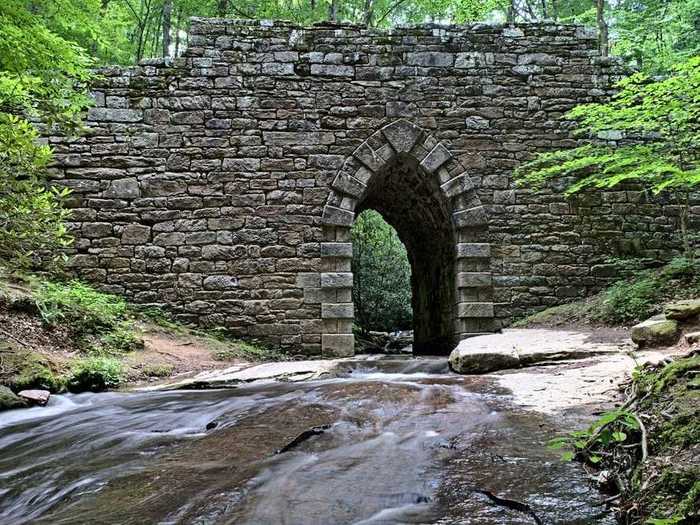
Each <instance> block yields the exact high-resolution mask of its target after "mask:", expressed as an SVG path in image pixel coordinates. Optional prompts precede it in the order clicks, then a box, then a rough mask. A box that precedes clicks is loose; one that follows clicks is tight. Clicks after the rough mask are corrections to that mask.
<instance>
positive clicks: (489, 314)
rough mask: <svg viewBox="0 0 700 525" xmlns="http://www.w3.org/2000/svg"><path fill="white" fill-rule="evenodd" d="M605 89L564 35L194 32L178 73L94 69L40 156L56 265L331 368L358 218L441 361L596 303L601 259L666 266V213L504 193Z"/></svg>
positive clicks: (670, 223)
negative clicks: (83, 123) (401, 262)
mask: <svg viewBox="0 0 700 525" xmlns="http://www.w3.org/2000/svg"><path fill="white" fill-rule="evenodd" d="M619 74H620V71H619V68H618V66H616V65H614V64H613V63H611V62H608V61H605V60H602V59H600V58H599V57H598V56H597V52H596V37H595V33H593V32H590V31H588V30H585V29H584V28H582V27H578V26H562V25H547V24H545V25H542V24H537V25H536V24H532V25H518V26H507V27H502V26H491V25H468V26H436V25H424V26H418V27H411V28H408V27H405V28H397V29H394V30H392V31H390V32H383V31H378V30H373V29H369V30H368V29H363V28H359V27H355V26H323V25H318V26H314V27H308V28H301V27H297V26H294V25H292V24H289V23H280V22H275V23H271V22H251V21H236V20H216V19H194V20H193V21H192V24H191V32H190V35H189V45H188V49H187V51H186V53H185V55H184V56H183V57H182V58H178V59H175V60H148V61H144V62H142V63H141V64H140V65H139V66H137V67H133V68H127V69H122V68H107V69H104V70H103V71H102V79H101V80H99V81H98V82H97V85H96V87H95V91H94V98H95V107H93V108H92V109H90V111H89V114H88V126H89V131H88V132H87V134H85V135H84V136H82V137H80V138H74V139H65V138H61V137H49V141H50V142H51V143H52V145H53V146H54V147H55V149H56V153H57V159H58V163H57V166H56V177H57V182H58V183H59V184H63V185H65V186H68V187H70V188H72V189H73V190H74V193H73V197H72V199H71V202H70V205H71V207H72V208H74V209H73V212H74V213H73V219H72V220H73V221H74V222H72V223H71V228H72V230H73V231H74V233H75V236H76V246H75V254H74V255H73V257H72V259H71V263H70V264H71V266H72V268H73V269H74V271H75V272H77V273H78V274H79V275H81V276H82V277H83V278H86V279H89V280H91V281H93V282H96V283H99V284H100V286H101V287H102V288H103V289H105V290H108V291H111V292H114V293H118V294H122V295H124V296H126V297H127V298H128V299H130V300H132V301H135V302H138V303H146V304H153V305H158V306H165V307H167V308H169V309H170V310H171V311H173V312H174V313H175V314H176V316H177V317H178V318H179V319H181V320H184V321H192V322H198V323H201V324H204V325H220V326H224V327H227V328H228V329H230V330H231V331H232V332H233V333H235V334H237V335H239V336H241V337H250V338H256V339H260V340H263V341H266V342H269V343H273V344H276V345H281V346H284V347H288V348H292V349H295V350H297V351H301V352H304V353H307V354H319V353H322V354H324V355H333V356H336V355H348V354H351V353H352V352H353V336H352V322H353V303H352V297H351V290H352V285H353V276H352V273H351V265H350V262H351V256H352V244H351V242H350V227H351V225H352V223H353V219H354V217H355V216H356V215H357V214H358V213H359V212H361V211H362V210H364V209H367V208H372V209H376V210H377V211H379V212H380V213H381V214H382V215H383V216H384V217H385V218H386V220H387V221H388V222H389V223H390V224H392V225H393V226H394V227H395V228H396V230H397V232H398V233H399V236H400V237H401V239H402V241H403V242H404V244H405V245H406V247H407V250H408V253H409V258H410V262H411V266H412V273H413V278H412V279H413V307H414V316H415V337H416V350H417V351H424V352H428V351H431V352H432V351H437V352H441V351H442V352H444V351H446V350H449V349H450V348H451V347H452V346H453V345H454V343H455V342H456V341H457V340H459V339H462V338H464V337H468V336H469V335H472V334H475V333H482V332H490V331H494V330H497V329H499V328H500V327H502V326H504V325H506V324H507V323H509V322H510V320H511V319H512V318H513V317H514V316H519V315H523V314H525V313H527V312H531V311H533V310H537V309H542V308H544V307H547V306H550V305H553V304H557V303H561V302H565V301H569V300H571V299H573V298H577V297H582V296H584V295H586V294H587V293H590V292H592V291H595V290H597V289H599V287H600V286H601V285H603V284H604V283H605V282H607V280H608V279H609V278H610V277H612V276H613V275H614V273H613V269H612V267H611V266H610V265H608V264H606V263H605V261H606V259H607V258H608V257H609V256H610V254H612V253H632V252H634V253H637V254H643V255H648V256H654V257H658V256H660V255H664V256H666V255H667V254H668V253H671V251H672V250H673V249H675V248H676V247H677V246H676V241H675V239H674V238H673V235H672V234H673V233H674V230H675V221H676V219H675V216H674V214H675V213H676V212H677V211H678V210H677V209H674V208H673V207H672V206H660V205H659V204H658V203H655V202H651V201H650V200H648V199H647V198H646V197H645V195H644V194H643V193H642V192H640V191H634V190H633V189H632V190H620V191H615V192H609V193H607V194H603V195H601V194H596V195H589V196H585V197H583V198H580V199H578V200H577V201H567V200H564V199H563V198H561V197H560V196H558V195H557V194H556V193H555V192H553V191H551V190H549V191H543V192H541V193H537V194H534V193H532V192H531V191H528V190H526V189H518V188H516V187H515V186H514V184H513V182H512V177H511V174H512V171H513V168H514V167H515V166H517V165H518V164H519V163H520V162H522V161H523V160H524V159H527V158H529V157H530V156H531V155H532V154H533V153H534V152H536V151H542V150H547V149H551V148H557V147H562V146H570V145H571V144H573V143H574V142H573V140H572V139H571V137H570V128H571V123H568V122H565V121H563V120H561V119H560V117H561V116H562V114H563V113H564V112H565V111H566V110H568V109H569V108H571V107H573V106H574V105H576V104H579V103H582V102H589V101H595V100H599V99H601V98H604V97H606V96H609V95H610V91H609V87H610V86H611V83H612V82H613V81H614V80H615V79H616V78H617V77H618V75H619ZM607 138H614V137H603V138H602V139H603V140H605V139H607Z"/></svg>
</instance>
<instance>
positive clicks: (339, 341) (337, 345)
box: [321, 334, 355, 357]
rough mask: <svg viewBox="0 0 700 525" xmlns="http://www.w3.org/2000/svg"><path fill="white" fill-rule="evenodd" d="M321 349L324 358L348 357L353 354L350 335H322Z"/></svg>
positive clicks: (353, 337)
mask: <svg viewBox="0 0 700 525" xmlns="http://www.w3.org/2000/svg"><path fill="white" fill-rule="evenodd" d="M321 349H322V354H323V356H324V357H348V356H351V355H353V354H354V353H355V336H354V335H352V334H323V336H322V339H321Z"/></svg>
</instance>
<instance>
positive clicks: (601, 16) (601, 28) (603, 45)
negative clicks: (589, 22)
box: [595, 0, 608, 57]
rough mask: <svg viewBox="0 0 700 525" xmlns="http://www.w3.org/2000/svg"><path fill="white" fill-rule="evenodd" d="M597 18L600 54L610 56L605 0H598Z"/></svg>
mask: <svg viewBox="0 0 700 525" xmlns="http://www.w3.org/2000/svg"><path fill="white" fill-rule="evenodd" d="M595 7H596V20H597V21H598V47H599V48H600V55H601V56H603V57H607V56H608V24H607V23H606V22H605V0H596V5H595Z"/></svg>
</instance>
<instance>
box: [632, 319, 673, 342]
mask: <svg viewBox="0 0 700 525" xmlns="http://www.w3.org/2000/svg"><path fill="white" fill-rule="evenodd" d="M630 336H631V338H632V341H634V342H635V343H637V345H639V346H641V347H644V346H660V345H670V344H673V343H675V342H676V341H677V340H678V322H677V321H675V320H674V319H667V318H666V316H665V315H663V314H661V315H656V316H654V317H652V318H651V319H647V320H646V321H644V322H642V323H639V324H638V325H635V326H633V327H632V332H631V333H630Z"/></svg>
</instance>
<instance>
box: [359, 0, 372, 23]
mask: <svg viewBox="0 0 700 525" xmlns="http://www.w3.org/2000/svg"><path fill="white" fill-rule="evenodd" d="M373 10H374V6H373V5H372V0H365V13H364V17H363V20H362V23H363V24H364V25H365V27H370V26H371V25H372V18H373V16H374V13H373Z"/></svg>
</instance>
